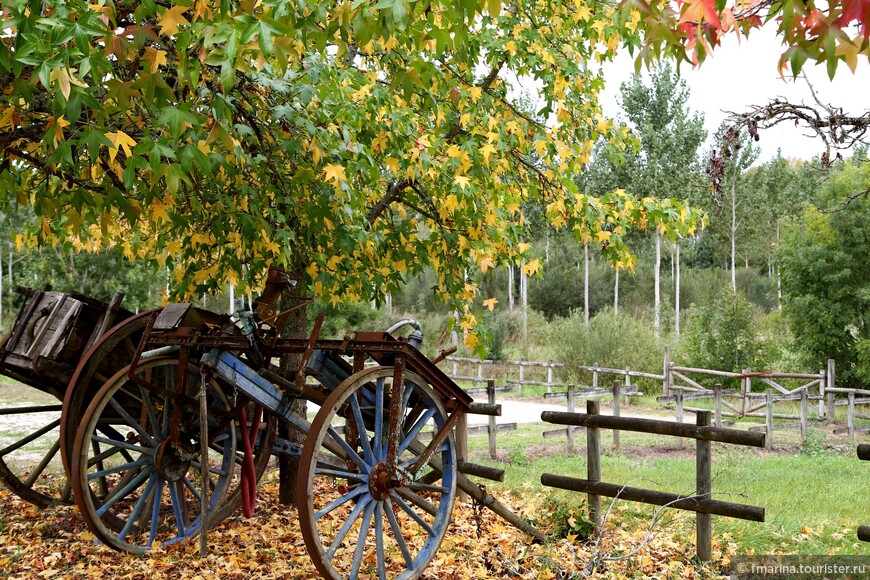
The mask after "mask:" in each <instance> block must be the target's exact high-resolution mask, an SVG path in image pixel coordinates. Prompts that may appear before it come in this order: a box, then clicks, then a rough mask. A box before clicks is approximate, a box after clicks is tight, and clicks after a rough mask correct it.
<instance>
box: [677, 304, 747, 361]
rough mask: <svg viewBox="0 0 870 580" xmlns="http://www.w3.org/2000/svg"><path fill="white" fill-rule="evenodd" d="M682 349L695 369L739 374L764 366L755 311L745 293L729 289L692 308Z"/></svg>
mask: <svg viewBox="0 0 870 580" xmlns="http://www.w3.org/2000/svg"><path fill="white" fill-rule="evenodd" d="M683 349H684V354H685V356H686V357H688V364H689V365H691V366H695V367H702V368H707V369H716V370H720V371H732V372H738V371H740V370H742V369H745V368H752V367H753V366H754V367H755V368H758V365H759V364H760V365H762V366H764V365H763V361H762V359H761V352H762V351H761V343H760V341H759V339H758V334H757V330H756V324H755V310H754V308H753V307H752V304H750V303H749V301H748V300H747V299H746V296H745V295H744V294H743V292H741V291H739V290H738V292H737V293H736V294H735V293H734V292H732V291H731V289H730V288H725V289H723V290H722V291H721V292H719V295H718V296H717V297H716V299H715V300H713V301H711V302H710V303H708V304H704V305H702V306H693V307H692V310H691V313H690V315H689V328H688V331H687V332H686V334H685V340H684V344H683Z"/></svg>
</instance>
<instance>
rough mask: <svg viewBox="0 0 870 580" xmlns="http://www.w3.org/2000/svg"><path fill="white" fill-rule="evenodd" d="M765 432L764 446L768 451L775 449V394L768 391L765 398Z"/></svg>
mask: <svg viewBox="0 0 870 580" xmlns="http://www.w3.org/2000/svg"><path fill="white" fill-rule="evenodd" d="M765 403H766V406H765V421H764V422H765V431H766V432H767V437H766V438H765V441H764V446H765V448H767V449H773V393H772V392H770V389H767V393H766V396H765Z"/></svg>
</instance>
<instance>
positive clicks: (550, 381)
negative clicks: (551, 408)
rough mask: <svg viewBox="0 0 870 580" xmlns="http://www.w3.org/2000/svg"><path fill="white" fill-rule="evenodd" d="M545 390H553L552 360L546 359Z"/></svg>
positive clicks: (550, 391) (549, 391)
mask: <svg viewBox="0 0 870 580" xmlns="http://www.w3.org/2000/svg"><path fill="white" fill-rule="evenodd" d="M547 392H548V393H552V392H553V361H551V360H550V361H547Z"/></svg>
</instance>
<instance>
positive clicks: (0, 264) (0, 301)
mask: <svg viewBox="0 0 870 580" xmlns="http://www.w3.org/2000/svg"><path fill="white" fill-rule="evenodd" d="M2 335H3V252H2V251H0V336H2Z"/></svg>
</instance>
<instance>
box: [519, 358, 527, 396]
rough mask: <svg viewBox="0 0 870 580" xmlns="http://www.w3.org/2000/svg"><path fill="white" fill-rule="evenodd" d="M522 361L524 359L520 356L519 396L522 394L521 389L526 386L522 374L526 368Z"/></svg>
mask: <svg viewBox="0 0 870 580" xmlns="http://www.w3.org/2000/svg"><path fill="white" fill-rule="evenodd" d="M524 362H526V361H525V359H522V358H521V359H520V396H521V397H522V396H523V389H524V388H525V386H526V385H525V384H524V381H525V377H524V375H525V370H526V365H524V364H523V363H524Z"/></svg>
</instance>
